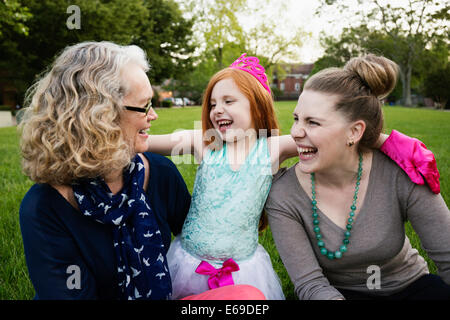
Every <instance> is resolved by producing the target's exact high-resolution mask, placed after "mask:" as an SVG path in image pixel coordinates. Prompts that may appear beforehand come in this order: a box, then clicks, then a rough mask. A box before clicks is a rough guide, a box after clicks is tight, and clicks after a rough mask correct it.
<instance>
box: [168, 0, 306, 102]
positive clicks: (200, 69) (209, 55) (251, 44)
mask: <svg viewBox="0 0 450 320" xmlns="http://www.w3.org/2000/svg"><path fill="white" fill-rule="evenodd" d="M269 2H270V0H263V1H260V2H258V7H257V8H249V3H248V1H247V0H235V1H228V0H184V1H180V4H181V5H182V6H183V11H185V13H187V14H189V15H191V16H192V17H194V18H195V23H194V27H193V29H194V36H195V37H196V39H197V40H196V41H197V43H198V44H199V53H198V54H197V57H196V63H195V69H194V71H193V72H191V73H189V74H186V75H185V76H184V77H182V78H181V79H179V80H180V81H177V83H176V85H175V84H172V86H173V88H175V86H176V88H177V91H180V92H185V93H191V94H192V97H193V98H194V99H195V100H197V101H199V100H200V97H201V93H202V92H203V90H204V89H205V87H206V85H207V83H208V80H209V78H210V77H211V76H212V75H213V74H214V73H215V72H217V71H218V70H220V69H222V68H224V67H226V66H228V65H230V64H231V63H232V62H233V61H234V60H235V59H236V58H238V57H239V56H240V55H241V54H242V53H244V52H245V53H247V55H252V56H257V57H258V58H259V60H260V63H261V64H262V65H263V66H264V68H265V70H266V73H267V74H268V76H269V77H270V75H271V74H272V71H273V68H274V67H276V65H277V64H278V63H279V62H281V60H282V58H283V59H293V60H294V59H295V58H296V57H295V49H297V48H299V47H300V46H301V45H302V39H305V35H306V34H305V33H304V32H303V31H302V30H297V32H295V33H293V34H292V35H291V36H290V37H286V36H284V35H282V34H279V33H277V29H278V28H277V26H278V25H277V24H279V21H280V19H281V18H282V17H277V16H274V15H272V16H271V17H268V16H266V15H263V14H261V7H262V6H264V5H266V4H268V3H269ZM246 12H252V14H253V15H255V16H257V17H258V23H257V24H256V25H254V26H252V27H249V28H244V27H243V26H242V22H240V20H239V14H242V13H246Z"/></svg>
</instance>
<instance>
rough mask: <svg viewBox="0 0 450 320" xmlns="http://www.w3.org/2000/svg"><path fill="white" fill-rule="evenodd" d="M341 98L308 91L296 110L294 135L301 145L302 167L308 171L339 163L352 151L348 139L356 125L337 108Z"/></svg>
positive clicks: (298, 147)
mask: <svg viewBox="0 0 450 320" xmlns="http://www.w3.org/2000/svg"><path fill="white" fill-rule="evenodd" d="M337 100H338V97H337V96H335V95H328V94H324V93H320V92H317V91H311V90H305V91H303V93H302V94H301V95H300V97H299V99H298V103H297V106H296V108H295V110H294V123H293V125H292V128H291V136H292V138H293V139H294V141H295V143H296V144H297V150H298V154H299V158H300V161H299V168H300V170H301V171H302V172H304V173H311V172H318V171H320V170H323V169H329V168H332V167H334V166H339V165H341V164H342V161H346V159H347V158H348V155H349V154H350V153H351V150H350V148H349V147H348V146H347V142H348V141H349V139H351V137H352V124H351V123H350V122H349V121H348V120H347V119H346V118H345V116H344V115H343V114H342V113H341V112H339V111H336V109H335V105H336V102H337Z"/></svg>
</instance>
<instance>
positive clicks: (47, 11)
mask: <svg viewBox="0 0 450 320" xmlns="http://www.w3.org/2000/svg"><path fill="white" fill-rule="evenodd" d="M76 5H77V6H79V8H80V11H81V23H80V26H81V29H69V28H68V27H67V25H66V22H67V20H68V18H69V16H70V15H69V14H68V13H67V12H66V10H67V7H68V2H67V1H66V0H28V1H27V10H28V11H29V13H30V14H31V15H32V16H31V17H30V18H29V19H28V20H27V21H26V23H25V25H26V27H27V28H28V30H29V31H28V34H16V33H13V32H12V31H11V30H12V27H9V29H7V30H6V31H7V32H6V31H5V32H4V35H5V39H2V42H1V43H0V52H1V60H0V61H1V62H0V69H3V70H7V71H8V75H7V78H8V79H7V81H8V82H10V83H12V84H14V85H16V87H18V89H19V91H20V93H21V94H23V92H24V91H25V89H26V88H27V87H29V86H30V84H31V83H32V82H33V81H34V79H35V78H36V75H37V74H39V73H41V72H42V71H44V70H45V68H46V67H47V66H48V65H49V64H50V63H51V62H52V61H53V59H54V57H55V55H57V54H58V53H59V52H60V51H61V50H63V49H64V48H65V47H66V46H68V45H72V44H75V43H78V42H81V41H89V40H94V41H103V40H106V41H113V42H116V43H118V44H123V45H127V44H138V45H140V46H141V47H142V48H143V49H144V50H146V51H147V55H148V56H149V58H150V62H151V64H152V69H151V71H150V78H151V80H152V82H153V81H154V82H159V81H161V80H162V79H165V78H170V77H172V76H173V75H175V74H179V73H183V72H186V69H187V70H189V67H190V65H189V59H187V57H186V56H187V55H189V54H190V53H192V51H193V50H194V48H193V47H192V46H191V45H189V41H190V37H191V35H192V32H191V27H192V22H191V21H188V20H186V19H185V18H183V17H182V14H181V12H180V11H179V9H178V7H177V4H176V3H175V2H174V1H173V0H145V1H142V0H129V1H121V0H99V1H90V0H78V1H76ZM2 26H3V25H2Z"/></svg>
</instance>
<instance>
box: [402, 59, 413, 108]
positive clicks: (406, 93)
mask: <svg viewBox="0 0 450 320" xmlns="http://www.w3.org/2000/svg"><path fill="white" fill-rule="evenodd" d="M411 74H412V66H411V64H408V65H407V66H406V72H405V82H404V84H403V89H404V90H403V101H404V103H405V106H406V107H411V106H412V101H411Z"/></svg>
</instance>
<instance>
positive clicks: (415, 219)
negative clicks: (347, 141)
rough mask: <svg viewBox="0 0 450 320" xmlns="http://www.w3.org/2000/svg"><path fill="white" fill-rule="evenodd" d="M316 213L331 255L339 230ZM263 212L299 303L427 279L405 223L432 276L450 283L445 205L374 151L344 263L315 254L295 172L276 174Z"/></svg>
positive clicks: (449, 219)
mask: <svg viewBox="0 0 450 320" xmlns="http://www.w3.org/2000/svg"><path fill="white" fill-rule="evenodd" d="M349 201H351V199H350V200H349ZM318 208H319V210H317V212H318V214H319V219H320V229H321V234H322V236H323V241H324V242H325V244H326V246H327V248H328V249H329V250H333V251H337V250H338V249H339V247H340V246H341V245H342V240H343V239H344V232H345V230H344V229H342V228H341V227H339V226H337V225H336V224H335V223H334V222H332V221H331V220H330V219H329V218H328V217H327V216H325V215H324V214H323V213H322V212H321V211H320V203H319V204H318ZM265 209H266V212H267V214H268V217H269V224H270V227H271V230H272V234H273V238H274V240H275V244H276V246H277V249H278V251H279V253H280V256H281V258H282V260H283V263H284V265H285V267H286V270H287V272H288V273H289V276H290V278H291V280H292V282H293V284H294V286H295V292H296V294H297V295H298V297H299V299H302V300H303V299H305V300H308V299H336V298H343V296H342V295H341V294H340V292H339V291H338V290H336V288H342V289H348V290H356V291H360V292H366V293H371V294H378V295H389V294H393V293H395V292H398V291H401V290H403V289H404V288H406V287H407V286H408V285H409V284H411V283H412V282H413V281H415V280H417V279H418V278H419V277H421V276H422V275H425V274H427V273H429V271H428V268H427V265H426V262H425V260H424V259H423V258H422V257H421V256H420V255H419V253H418V252H417V250H416V249H413V248H412V247H411V244H410V242H409V239H408V238H407V237H406V235H405V228H404V224H405V221H410V222H411V224H412V227H413V228H414V230H415V231H416V233H417V234H418V236H419V238H420V240H421V244H422V247H423V248H424V249H425V251H426V252H427V254H428V256H429V257H430V258H431V259H432V260H433V261H434V262H435V264H436V266H437V268H438V274H439V275H440V276H441V277H442V279H443V280H444V281H445V282H446V283H447V284H450V213H449V210H448V208H447V205H446V204H445V202H444V200H443V198H442V196H441V195H440V194H439V195H436V194H433V193H432V192H431V191H430V189H429V188H428V186H419V185H416V184H414V183H413V182H411V180H410V179H409V177H408V176H407V175H406V174H405V173H404V172H403V171H402V169H401V168H400V167H398V166H397V165H396V164H395V163H394V162H393V161H392V160H391V159H389V158H388V157H387V156H385V155H384V154H382V153H381V152H379V151H374V154H373V160H372V167H371V172H370V176H369V184H368V186H367V192H366V196H365V198H364V202H363V204H362V206H361V209H360V211H359V213H358V215H357V217H356V220H355V222H354V223H353V228H352V230H351V237H350V243H349V245H348V246H347V247H348V250H347V252H345V253H344V255H343V257H342V258H340V259H334V260H329V259H328V258H327V257H326V256H323V255H321V254H320V251H319V247H318V246H317V240H316V237H315V232H314V230H313V227H314V225H313V222H312V220H313V218H312V209H311V199H310V197H309V196H308V194H307V193H306V192H305V190H304V189H303V188H302V187H301V185H300V183H299V181H298V179H297V176H296V173H295V166H292V167H290V168H289V169H285V168H283V169H281V170H280V172H278V173H277V174H276V176H275V177H274V181H273V185H272V188H271V190H270V193H269V197H268V199H267V202H266V207H265ZM377 281H378V282H377ZM368 284H369V285H368Z"/></svg>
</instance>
